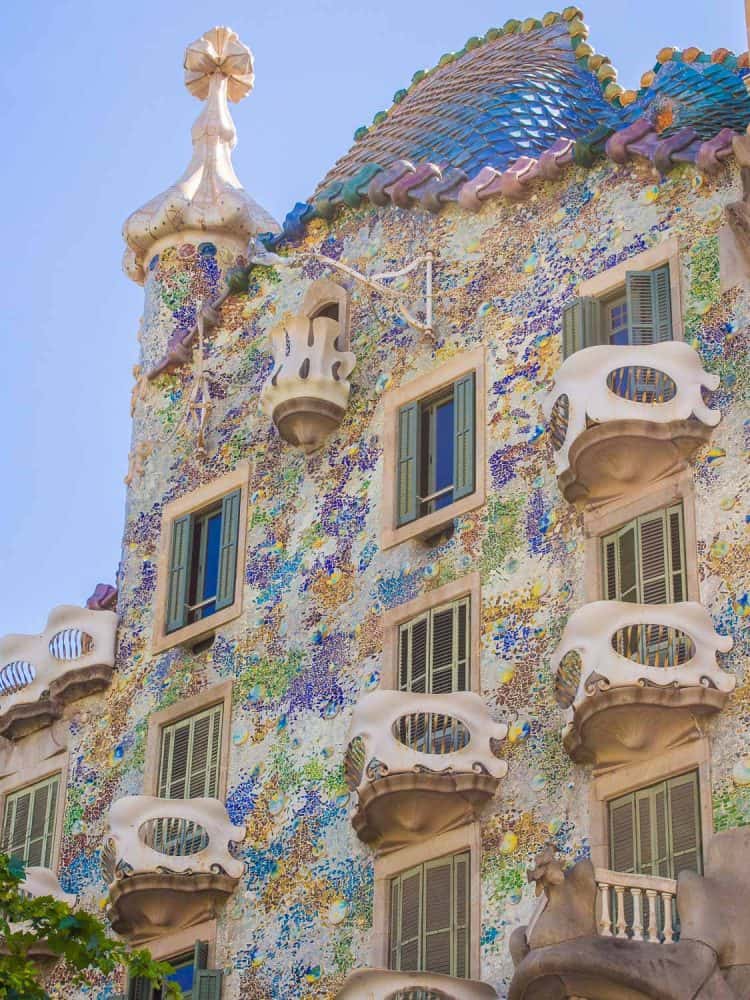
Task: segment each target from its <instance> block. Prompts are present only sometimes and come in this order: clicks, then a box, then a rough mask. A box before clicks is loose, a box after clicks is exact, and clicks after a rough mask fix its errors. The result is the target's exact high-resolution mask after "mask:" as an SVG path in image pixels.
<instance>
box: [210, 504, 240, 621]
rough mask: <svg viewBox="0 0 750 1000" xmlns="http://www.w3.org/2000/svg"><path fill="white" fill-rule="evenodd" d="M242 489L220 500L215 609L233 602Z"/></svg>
mask: <svg viewBox="0 0 750 1000" xmlns="http://www.w3.org/2000/svg"><path fill="white" fill-rule="evenodd" d="M241 500H242V490H235V491H234V493H230V494H229V495H228V496H225V497H224V499H223V500H222V501H221V543H220V551H219V582H218V585H217V589H216V610H217V611H219V610H220V609H221V608H228V607H229V605H230V604H232V603H233V602H234V586H235V581H236V577H237V550H238V548H239V530H240V503H241Z"/></svg>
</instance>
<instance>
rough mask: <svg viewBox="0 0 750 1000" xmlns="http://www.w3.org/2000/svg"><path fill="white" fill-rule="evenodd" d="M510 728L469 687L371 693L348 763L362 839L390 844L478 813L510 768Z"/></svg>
mask: <svg viewBox="0 0 750 1000" xmlns="http://www.w3.org/2000/svg"><path fill="white" fill-rule="evenodd" d="M506 733H507V726H505V725H503V724H501V723H498V722H495V721H493V719H492V717H491V716H490V714H489V712H488V710H487V707H486V706H485V704H484V702H483V701H482V699H481V698H480V697H479V696H478V695H477V694H473V693H471V692H468V691H460V692H455V693H453V694H412V693H407V692H403V691H374V692H373V693H372V694H368V695H366V696H365V697H364V698H362V700H361V701H360V702H359V704H358V705H357V706H356V707H355V709H354V715H353V718H352V724H351V729H350V742H349V746H348V748H347V752H346V762H345V764H346V775H347V781H348V784H349V787H350V789H351V790H352V791H356V792H357V807H356V810H355V813H354V815H353V818H352V823H353V825H354V829H355V830H356V831H357V834H358V835H359V837H360V839H361V840H363V841H364V842H365V843H367V844H372V845H373V846H374V847H376V848H378V849H379V850H381V851H383V850H392V849H394V848H395V847H398V846H403V845H405V844H409V843H414V842H416V841H421V840H424V839H425V838H426V837H431V836H435V835H436V834H438V833H441V832H444V831H445V830H450V829H452V828H453V827H455V826H459V825H461V824H462V823H465V822H466V821H467V820H468V819H471V818H473V817H475V816H476V815H477V814H478V812H479V810H480V809H481V808H482V806H483V805H484V804H485V803H486V802H487V801H488V800H489V799H491V798H492V797H493V795H494V794H495V792H496V791H497V787H498V785H499V782H500V779H501V778H503V777H504V776H505V774H506V772H507V770H508V768H507V764H506V763H505V762H504V761H503V760H501V759H500V757H499V749H500V743H501V741H502V740H503V739H504V737H505V735H506Z"/></svg>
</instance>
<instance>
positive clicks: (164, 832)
mask: <svg viewBox="0 0 750 1000" xmlns="http://www.w3.org/2000/svg"><path fill="white" fill-rule="evenodd" d="M244 836H245V827H244V826H234V824H232V823H231V822H230V820H229V817H228V816H227V811H226V809H225V807H224V805H223V804H222V803H221V802H220V801H219V800H218V799H211V798H196V799H160V798H156V797H155V796H151V795H129V796H126V797H125V798H122V799H118V800H117V801H116V802H115V803H113V805H112V807H111V809H110V811H109V831H108V836H107V841H106V843H105V846H104V850H103V851H102V867H103V869H104V875H105V878H106V880H107V882H108V883H109V905H108V908H107V916H108V918H109V920H110V922H111V924H112V927H113V928H114V930H115V931H116V932H117V933H118V934H123V935H125V936H127V937H128V938H129V939H130V940H131V941H133V942H134V943H137V942H140V941H142V940H147V939H148V938H150V937H154V936H155V935H156V934H159V933H162V932H164V931H166V930H177V929H180V928H183V927H191V926H193V925H194V924H197V923H200V922H201V921H203V920H208V919H211V918H213V917H215V916H216V912H217V909H218V907H219V906H220V905H221V904H222V903H224V902H226V900H227V899H228V898H229V896H230V895H231V894H232V893H233V892H234V889H235V887H236V885H237V883H238V881H239V879H240V876H241V875H242V872H243V870H244V865H243V863H242V861H238V860H237V859H236V858H234V857H233V856H232V854H231V853H230V850H229V847H230V844H234V843H239V842H240V841H242V840H243V839H244Z"/></svg>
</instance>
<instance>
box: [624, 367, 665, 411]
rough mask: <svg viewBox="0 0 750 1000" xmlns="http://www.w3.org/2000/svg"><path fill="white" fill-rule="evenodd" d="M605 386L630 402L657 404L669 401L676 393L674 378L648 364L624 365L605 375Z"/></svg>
mask: <svg viewBox="0 0 750 1000" xmlns="http://www.w3.org/2000/svg"><path fill="white" fill-rule="evenodd" d="M607 388H608V389H610V390H611V391H612V392H613V393H614V394H615V396H619V397H620V399H628V400H630V402H632V403H647V404H649V405H650V406H658V405H659V404H660V403H669V402H671V400H673V399H674V398H675V396H676V395H677V385H676V384H675V381H674V379H672V378H670V377H669V375H667V374H666V373H665V372H661V371H659V369H658V368H651V367H650V366H648V365H624V366H623V367H621V368H615V369H614V370H613V371H611V372H610V373H609V375H607Z"/></svg>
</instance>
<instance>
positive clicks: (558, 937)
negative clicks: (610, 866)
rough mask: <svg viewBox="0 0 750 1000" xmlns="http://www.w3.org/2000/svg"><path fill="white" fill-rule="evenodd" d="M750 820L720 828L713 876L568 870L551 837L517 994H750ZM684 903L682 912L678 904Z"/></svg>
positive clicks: (707, 997) (536, 874) (520, 999)
mask: <svg viewBox="0 0 750 1000" xmlns="http://www.w3.org/2000/svg"><path fill="white" fill-rule="evenodd" d="M748 849H750V831H749V830H748V829H747V828H739V829H735V830H726V831H723V832H721V833H717V834H714V836H713V837H712V839H711V841H710V843H709V846H708V850H707V852H706V858H705V876H704V875H699V874H698V873H697V872H694V871H688V870H684V871H681V872H680V874H679V875H678V877H677V879H676V880H673V879H668V878H658V877H656V876H651V875H626V874H623V873H621V872H613V871H608V870H607V869H603V868H594V867H593V865H592V864H591V862H590V861H589V860H588V859H586V860H582V861H579V862H578V863H577V864H575V865H573V867H571V868H568V869H567V870H565V869H564V865H563V863H562V861H560V860H559V859H557V858H556V857H555V851H554V847H553V846H552V845H548V846H547V847H546V848H545V849H544V850H543V851H542V853H541V854H540V855H539V856H538V857H537V859H536V862H535V867H534V868H533V869H531V870H530V871H529V872H528V879H529V881H530V882H536V883H537V895H538V896H539V901H538V905H537V907H536V909H535V910H534V912H533V914H532V916H531V919H530V921H529V923H528V925H527V926H525V927H518V928H516V930H515V931H514V932H513V934H512V935H511V939H510V952H511V957H512V958H513V963H514V965H515V975H514V976H513V980H512V982H511V984H510V990H509V991H508V1000H541V998H544V1000H564V998H567V997H590V998H594V997H596V998H597V1000H605V998H606V1000H615V998H617V1000H624V998H626V997H627V998H632V1000H640V998H643V1000H645V998H646V997H657V996H658V997H660V998H662V1000H684V998H685V997H692V998H694V1000H719V998H721V1000H740V998H741V997H747V996H748V995H750V993H749V991H750V964H749V963H748V959H747V956H748V947H750V917H749V916H748V910H747V905H746V902H745V901H746V899H747V893H748V891H750V887H749V886H748V881H749V878H748V874H747V871H746V869H747V864H746V858H747V851H748ZM678 910H679V920H678V918H677V912H678Z"/></svg>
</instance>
